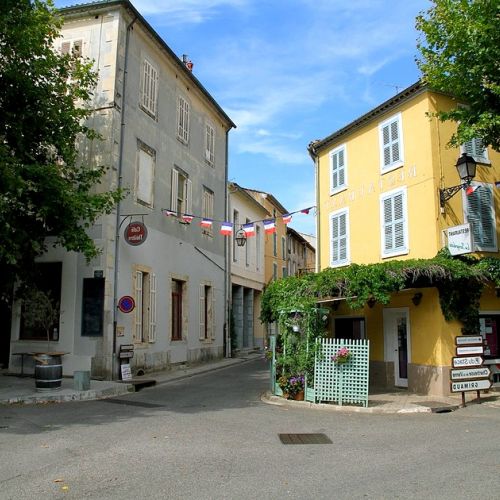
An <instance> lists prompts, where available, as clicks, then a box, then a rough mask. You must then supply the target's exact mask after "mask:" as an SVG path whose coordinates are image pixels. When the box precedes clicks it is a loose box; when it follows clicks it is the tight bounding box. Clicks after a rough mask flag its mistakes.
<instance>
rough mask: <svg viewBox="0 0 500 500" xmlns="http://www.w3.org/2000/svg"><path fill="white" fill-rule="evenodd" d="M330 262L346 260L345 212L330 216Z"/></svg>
mask: <svg viewBox="0 0 500 500" xmlns="http://www.w3.org/2000/svg"><path fill="white" fill-rule="evenodd" d="M331 242H332V256H331V260H332V264H339V263H341V262H345V261H346V260H347V213H342V214H338V215H336V216H333V217H332V228H331Z"/></svg>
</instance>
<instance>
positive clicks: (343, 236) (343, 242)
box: [339, 214, 347, 261]
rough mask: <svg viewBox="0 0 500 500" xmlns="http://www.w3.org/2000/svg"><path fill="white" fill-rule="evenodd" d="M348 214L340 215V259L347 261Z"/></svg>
mask: <svg viewBox="0 0 500 500" xmlns="http://www.w3.org/2000/svg"><path fill="white" fill-rule="evenodd" d="M346 226H347V225H346V214H341V215H340V216H339V259H340V260H341V261H345V260H346V259H347V227H346Z"/></svg>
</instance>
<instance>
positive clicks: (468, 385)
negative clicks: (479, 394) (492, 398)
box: [451, 379, 491, 392]
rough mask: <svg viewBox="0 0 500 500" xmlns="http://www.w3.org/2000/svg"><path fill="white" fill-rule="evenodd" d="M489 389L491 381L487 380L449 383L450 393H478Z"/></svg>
mask: <svg viewBox="0 0 500 500" xmlns="http://www.w3.org/2000/svg"><path fill="white" fill-rule="evenodd" d="M490 387H491V381H490V380H488V379H483V380H468V381H465V382H451V392H465V391H480V390H483V389H489V388H490Z"/></svg>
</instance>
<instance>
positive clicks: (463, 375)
mask: <svg viewBox="0 0 500 500" xmlns="http://www.w3.org/2000/svg"><path fill="white" fill-rule="evenodd" d="M489 376H490V369H489V368H488V367H487V366H484V367H481V368H465V369H462V370H451V380H464V379H470V378H488V377H489Z"/></svg>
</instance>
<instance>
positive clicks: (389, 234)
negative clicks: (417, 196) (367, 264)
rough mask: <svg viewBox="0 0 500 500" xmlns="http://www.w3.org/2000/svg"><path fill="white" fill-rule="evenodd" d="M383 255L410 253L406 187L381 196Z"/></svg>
mask: <svg viewBox="0 0 500 500" xmlns="http://www.w3.org/2000/svg"><path fill="white" fill-rule="evenodd" d="M380 201H381V203H380V213H381V217H380V218H381V233H382V256H383V257H390V256H394V255H401V254H404V253H408V230H407V208H406V188H405V189H403V190H396V191H390V192H389V193H384V194H383V195H382V196H381V198H380Z"/></svg>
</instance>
